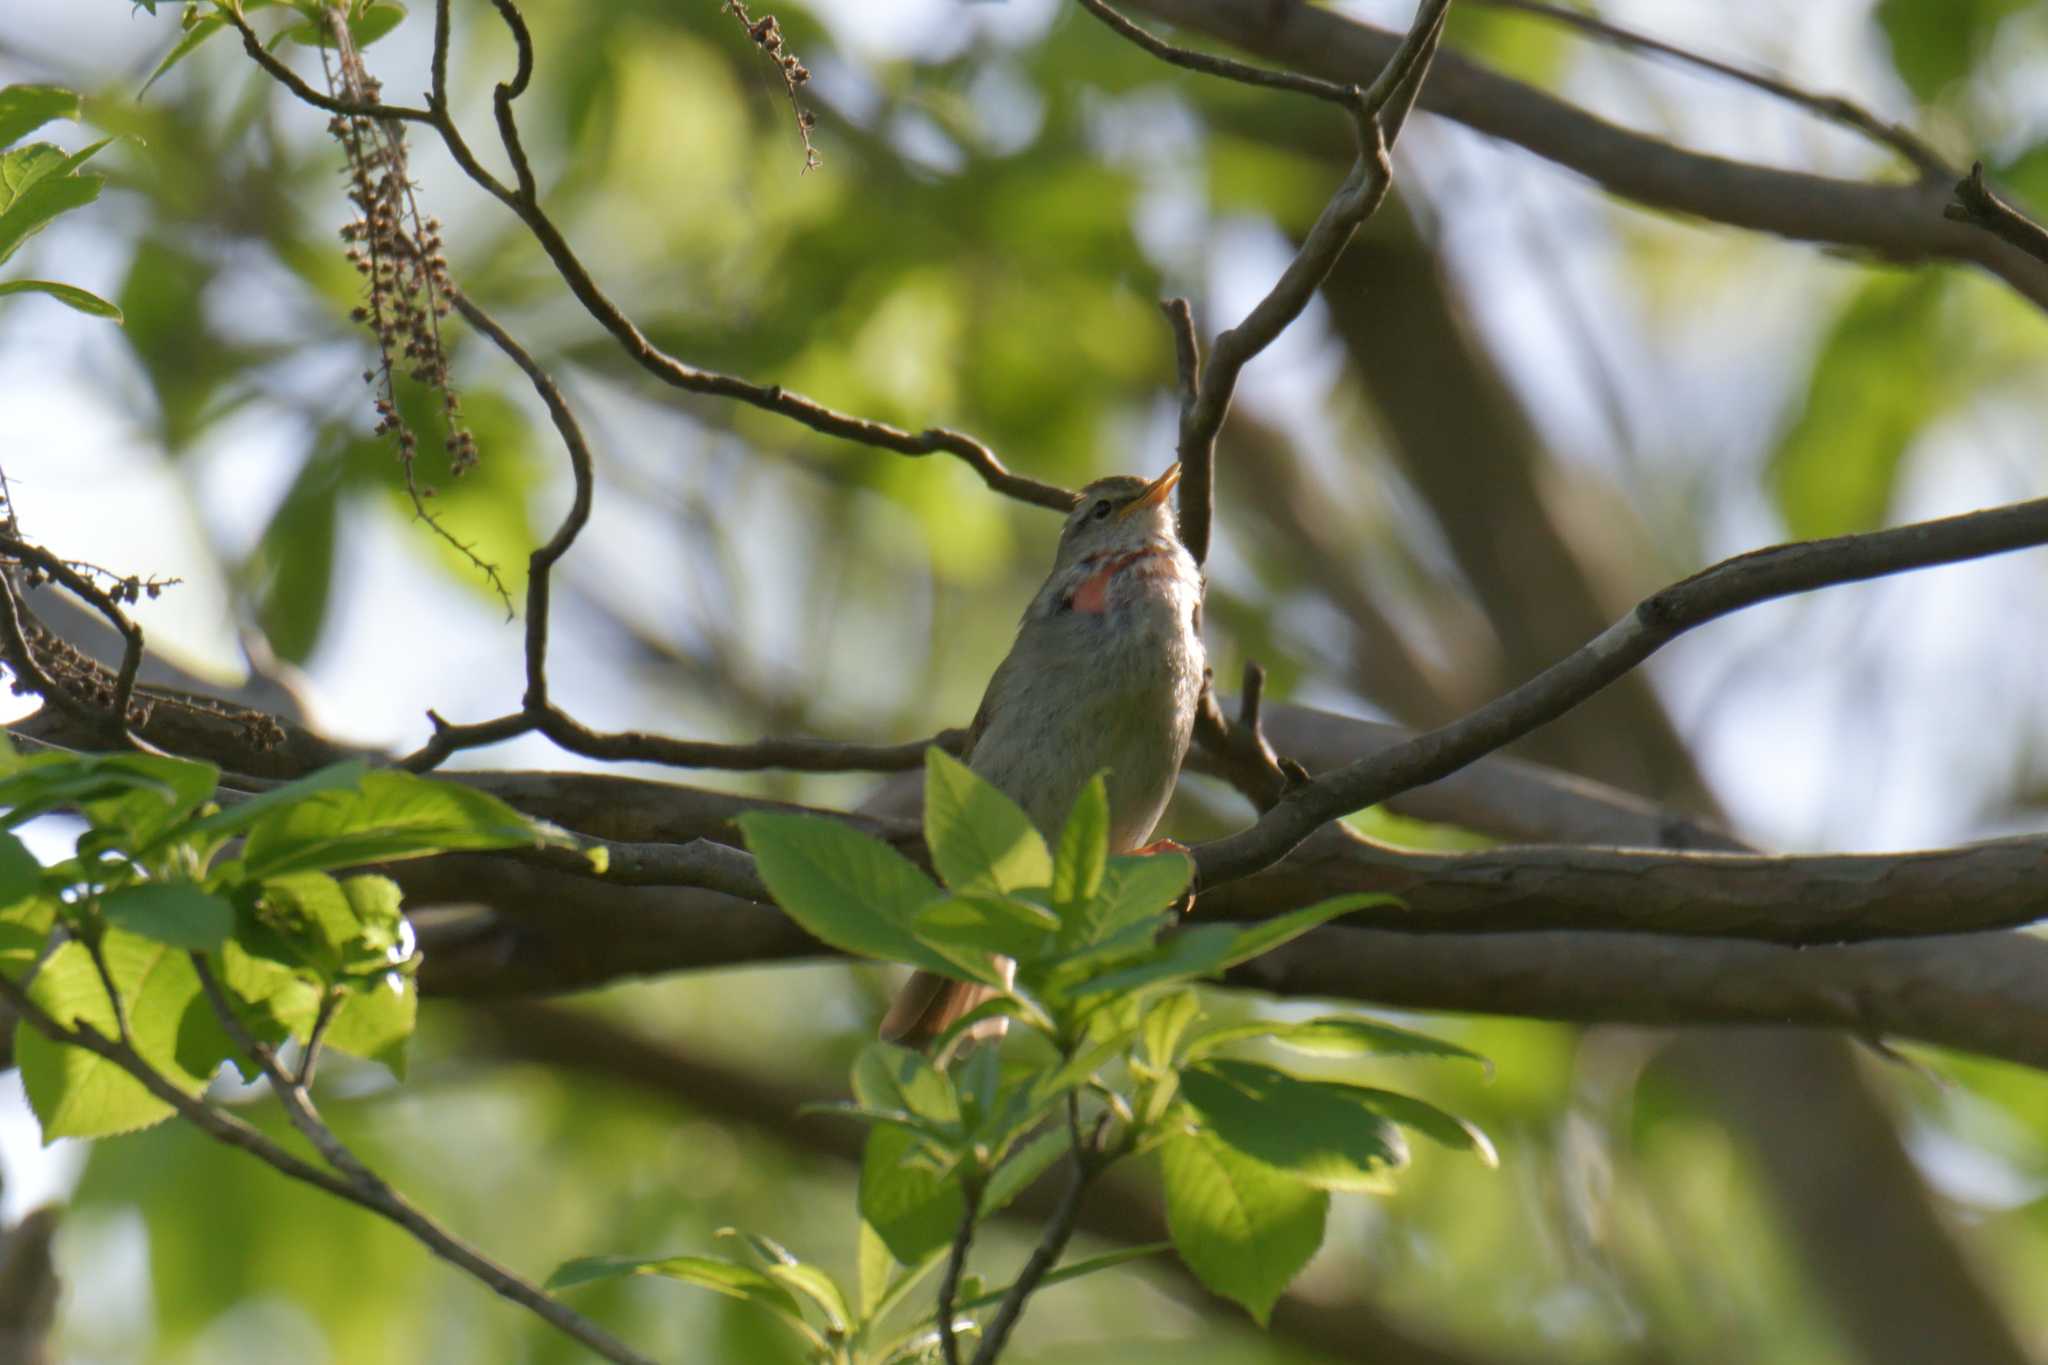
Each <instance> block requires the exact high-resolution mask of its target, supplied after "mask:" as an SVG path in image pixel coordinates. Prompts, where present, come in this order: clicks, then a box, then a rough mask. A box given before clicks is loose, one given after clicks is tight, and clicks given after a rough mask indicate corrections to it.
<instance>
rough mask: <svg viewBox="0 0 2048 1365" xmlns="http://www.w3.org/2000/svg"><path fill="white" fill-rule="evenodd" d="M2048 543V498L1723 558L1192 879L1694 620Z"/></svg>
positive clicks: (1242, 866)
mask: <svg viewBox="0 0 2048 1365" xmlns="http://www.w3.org/2000/svg"><path fill="white" fill-rule="evenodd" d="M2043 544H2048V498H2040V499H2035V500H2034V501H2031V502H2022V503H2014V504H2012V505H2011V506H2007V507H1995V508H1990V509H1987V510H1985V511H1981V512H1970V513H1966V514H1964V515H1962V516H1955V517H1944V518H1941V519H1939V520H1936V521H1923V522H1915V523H1913V524H1911V525H1907V526H1898V527H1893V528H1891V529H1888V530H1883V531H1870V532H1865V533H1863V534H1860V535H1849V536H1836V537H1834V538H1832V539H1829V540H1814V541H1801V542H1796V543H1794V544H1789V545H1777V546H1772V547H1770V548H1767V549H1762V550H1754V551H1751V552H1750V553H1748V554H1744V555H1738V556H1736V557H1735V558H1733V559H1728V560H1724V561H1722V562H1721V563H1719V564H1716V565H1714V566H1713V567H1711V568H1708V569H1704V570H1702V571H1701V572H1699V573H1697V574H1694V575H1693V576H1692V577H1690V578H1687V579H1684V580H1682V581H1680V582H1678V583H1675V584H1673V585H1671V586H1670V587H1668V588H1665V589H1663V590H1662V591H1660V592H1657V593H1654V594H1652V595H1651V596H1649V597H1647V598H1644V599H1643V600H1642V601H1641V602H1640V603H1638V604H1637V605H1636V607H1635V609H1634V610H1633V611H1631V612H1630V613H1629V614H1628V615H1627V616H1625V617H1623V618H1622V619H1621V620H1619V621H1617V622H1616V623H1615V624H1614V625H1612V626H1610V627H1608V628H1607V629H1606V630H1605V631H1603V632H1601V633H1600V635H1599V636H1598V637H1597V638H1595V639H1593V640H1592V641H1590V642H1588V643H1587V644H1586V645H1584V646H1583V647H1581V648H1580V649H1578V650H1576V651H1574V652H1573V653H1571V654H1569V655H1567V656H1565V657H1564V658H1563V659H1561V660H1559V661H1558V662H1557V663H1555V664H1553V665H1551V666H1550V667H1549V668H1548V669H1546V670H1544V671H1543V672H1542V673H1540V674H1538V675H1537V676H1536V677H1534V678H1532V679H1530V680H1529V681H1528V682H1526V683H1523V684H1522V685H1521V686H1520V687H1517V688H1515V689H1514V690H1513V691H1511V692H1508V693H1506V694H1505V695H1503V696H1501V697H1498V698H1496V699H1495V700H1493V701H1491V702H1488V703H1487V704H1486V705H1484V706H1481V707H1479V708H1478V709H1477V710H1474V711H1472V712H1470V713H1468V714H1466V715H1465V716H1462V717H1460V718H1459V719H1457V720H1455V721H1452V722H1451V723H1450V724H1448V725H1444V726H1441V727H1439V728H1437V729H1435V730H1430V731H1428V732H1426V733H1424V734H1421V735H1417V736H1416V737H1415V738H1414V739H1411V740H1409V741H1407V742H1406V743H1403V744H1399V745H1396V746H1394V747H1393V748H1391V749H1388V750H1385V751H1384V752H1382V753H1379V754H1376V755H1374V756H1373V757H1371V758H1368V759H1364V760H1362V761H1360V762H1357V763H1353V764H1350V765H1348V766H1346V767H1343V768H1338V769H1336V770H1334V771H1332V772H1328V773H1324V774H1323V775H1322V776H1321V777H1318V778H1315V779H1314V780H1313V781H1310V782H1307V783H1304V784H1303V785H1301V786H1299V787H1297V788H1295V789H1294V790H1293V791H1291V792H1289V793H1288V794H1287V795H1286V796H1284V797H1282V798H1281V799H1280V801H1279V803H1278V804H1277V805H1275V806H1274V807H1273V809H1272V810H1270V811H1268V812H1266V813H1265V815H1263V816H1262V817H1260V819H1259V821H1258V823H1257V824H1255V825H1253V826H1252V827H1251V828H1249V829H1246V830H1242V831H1240V832H1239V833H1236V834H1232V835H1229V836H1227V837H1225V838H1222V839H1218V840H1216V841H1214V842H1212V843H1207V844H1202V845H1199V846H1197V847H1196V848H1195V849H1193V850H1192V854H1193V857H1194V859H1195V866H1196V868H1197V884H1198V885H1200V886H1202V887H1205V888H1207V887H1213V886H1217V885H1221V884H1222V883H1224V882H1229V881H1235V880H1237V879H1238V878H1240V877H1247V876H1250V875H1251V874H1252V873H1254V872H1258V871H1260V870H1262V869H1264V868H1266V867H1270V866H1271V865H1272V864H1274V863H1275V862H1278V861H1279V860H1280V859H1281V858H1282V857H1284V856H1285V855H1286V853H1287V852H1288V850H1290V849H1292V848H1293V847H1294V846H1295V845H1297V844H1299V843H1300V842H1301V841H1302V840H1303V839H1305V838H1307V837H1308V836H1309V835H1310V834H1311V833H1313V832H1314V831H1315V830H1316V829H1318V828H1319V827H1321V826H1322V825H1323V824H1325V823H1327V822H1328V821H1330V820H1333V819H1336V818H1337V817H1339V816H1342V815H1345V814H1348V813H1350V812H1351V811H1355V810H1359V809H1362V808H1364V807H1366V806H1370V805H1372V804H1374V803H1375V802H1378V801H1383V800H1385V799H1387V798H1388V797H1389V796H1391V795H1393V794H1394V793H1396V792H1401V791H1406V790H1408V789H1409V788H1411V787H1418V786H1421V785H1423V784H1424V783H1427V782H1433V781H1435V780H1437V779H1438V778H1441V777H1444V776H1446V775H1448V774H1450V773H1453V772H1456V771H1457V770H1458V769H1460V768H1462V767H1464V766H1465V765H1466V764H1468V763H1471V762H1472V761H1474V760H1475V759H1477V758H1480V757H1482V756H1484V755H1486V754H1490V753H1492V752H1494V751H1495V750H1496V749H1499V748H1501V747H1502V746H1504V745H1506V744H1508V743H1511V742H1512V741H1514V740H1516V739H1519V738H1520V737H1521V736H1523V735H1525V734H1527V733H1529V732H1530V731H1531V730H1533V729H1535V728H1536V727H1537V726H1539V725H1543V724H1545V723H1547V722H1549V721H1552V720H1555V719H1557V717H1559V716H1561V715H1563V714H1564V713H1565V712H1567V711H1569V710H1571V709H1572V708H1573V707H1574V706H1577V705H1578V704H1579V703H1580V702H1582V701H1584V700H1585V699H1586V698H1588V697H1590V696H1592V695H1593V694H1594V693H1595V692H1598V691H1599V690H1600V689H1601V688H1603V687H1605V686H1607V685H1608V684H1609V683H1611V682H1613V681H1614V680H1615V679H1616V678H1619V677H1621V676H1622V675H1623V674H1625V673H1627V672H1628V671H1629V670H1631V669H1633V668H1635V667H1636V666H1637V665H1638V664H1640V663H1642V661H1643V660H1645V659H1647V658H1649V657H1650V655H1652V654H1654V653H1655V652H1656V651H1657V650H1659V649H1661V648H1662V647H1663V646H1664V645H1666V644H1668V643H1669V642H1670V641H1672V640H1674V639H1676V638H1677V637H1678V636H1680V635H1682V634H1684V633H1685V632H1687V631H1689V630H1692V629H1693V628H1694V627H1696V626H1701V625H1704V624H1706V623H1707V622H1708V621H1712V620H1715V619H1717V618H1718V617H1722V616H1726V615H1728V614H1729V613H1730V612H1735V611H1740V610H1742V609H1743V608H1745V607H1751V606H1755V605H1756V604H1758V603H1760V602H1768V601H1771V600H1772V599H1774V598H1779V597H1786V596H1791V595H1793V594H1796V593H1803V592H1811V591H1813V590H1815V589H1817V588H1826V587H1833V586H1835V585H1837V584H1841V583H1856V582H1862V581H1864V580H1866V579H1871V578H1881V577H1885V576H1887V575H1890V574H1896V573H1904V572H1907V571H1909V570H1913V569H1924V568H1932V567H1934V566H1936V565H1941V564H1955V563H1959V562H1961V561H1964V560H1969V559H1981V558H1983V557H1985V556H1987V555H1996V554H2005V553H2007V552H2009V551H2012V550H2022V549H2028V548H2031V547H2034V546H2038V545H2043Z"/></svg>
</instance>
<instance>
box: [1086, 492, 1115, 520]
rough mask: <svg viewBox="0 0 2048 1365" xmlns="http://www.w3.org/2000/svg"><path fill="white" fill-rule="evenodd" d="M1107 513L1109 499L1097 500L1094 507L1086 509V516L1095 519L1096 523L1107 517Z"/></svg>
mask: <svg viewBox="0 0 2048 1365" xmlns="http://www.w3.org/2000/svg"><path fill="white" fill-rule="evenodd" d="M1109 511H1110V508H1109V499H1108V498H1097V499H1096V500H1095V506H1093V507H1091V508H1089V509H1088V515H1089V516H1091V517H1093V518H1095V519H1096V520H1097V521H1101V520H1102V519H1103V518H1104V517H1106V516H1108V515H1109Z"/></svg>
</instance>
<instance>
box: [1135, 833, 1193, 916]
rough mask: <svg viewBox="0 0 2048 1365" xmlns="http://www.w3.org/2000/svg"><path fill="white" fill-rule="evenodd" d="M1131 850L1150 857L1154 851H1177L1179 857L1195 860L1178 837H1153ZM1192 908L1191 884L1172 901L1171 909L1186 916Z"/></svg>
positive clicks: (1136, 853) (1141, 855)
mask: <svg viewBox="0 0 2048 1365" xmlns="http://www.w3.org/2000/svg"><path fill="white" fill-rule="evenodd" d="M1131 852H1132V853H1133V854H1135V855H1137V856H1138V857H1141V858H1144V857H1150V856H1151V855H1152V854H1155V853H1178V854H1180V856H1181V857H1183V858H1186V859H1187V860H1188V861H1189V862H1190V863H1193V862H1194V860H1195V855H1194V853H1193V852H1192V851H1191V850H1190V849H1189V848H1188V846H1187V845H1186V844H1184V843H1182V842H1181V841H1180V840H1178V839H1154V840H1153V841H1152V842H1151V843H1149V844H1147V845H1145V846H1144V847H1143V848H1134V849H1132V850H1131ZM1194 908H1195V890H1194V887H1193V886H1189V888H1188V889H1187V891H1186V892H1184V893H1183V894H1182V896H1181V898H1180V899H1179V900H1177V901H1175V902H1174V903H1173V909H1174V910H1175V911H1176V912H1178V913H1179V914H1181V915H1182V916H1186V915H1189V914H1192V913H1193V912H1194Z"/></svg>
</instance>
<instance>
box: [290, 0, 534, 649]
mask: <svg viewBox="0 0 2048 1365" xmlns="http://www.w3.org/2000/svg"><path fill="white" fill-rule="evenodd" d="M330 18H331V26H332V35H333V39H334V42H333V45H332V47H331V48H327V47H323V48H322V49H321V60H322V62H323V64H324V65H325V67H326V72H327V86H328V90H329V91H330V92H331V93H333V94H334V95H335V96H337V97H338V98H341V99H345V100H347V101H348V102H350V103H351V104H355V105H360V106H369V105H374V104H376V103H378V102H379V101H380V100H381V98H382V95H383V86H382V84H381V83H380V82H379V81H378V80H377V78H376V77H375V76H372V75H371V74H370V71H369V68H368V67H366V66H365V65H364V64H363V59H362V54H361V53H360V52H359V51H357V49H356V46H355V43H354V42H353V40H352V39H351V38H350V36H349V32H348V24H347V22H346V18H345V15H344V13H343V12H342V11H341V10H340V9H336V10H335V11H334V12H333V13H332V15H331V16H330ZM327 130H328V132H330V133H332V134H333V135H334V138H335V140H336V141H338V142H339V143H340V144H341V147H342V151H343V154H344V156H345V158H346V161H347V168H346V171H345V173H346V175H347V176H348V181H349V189H348V198H349V203H350V204H352V205H354V207H355V211H356V216H355V217H354V218H353V219H352V220H350V221H349V222H348V223H347V224H345V225H344V226H343V227H342V229H341V238H342V240H343V241H344V242H346V243H348V247H347V250H346V253H345V254H346V256H347V258H348V262H349V264H350V265H352V266H354V267H355V270H356V273H357V274H359V275H361V276H362V277H363V281H364V286H365V298H364V301H363V303H362V305H361V306H359V307H357V308H356V309H355V310H354V311H353V312H352V313H351V314H350V316H351V317H352V318H353V319H354V320H355V321H356V322H359V323H361V324H363V325H364V326H366V327H368V328H369V329H370V334H371V335H372V336H373V337H374V338H375V339H376V342H377V365H376V366H375V368H373V369H368V370H364V371H363V382H364V383H365V384H367V385H369V386H370V390H371V392H372V393H373V394H374V395H375V402H376V408H377V426H376V432H377V434H378V435H379V436H389V437H391V438H392V440H393V441H394V442H395V443H396V444H397V446H398V459H399V463H400V465H401V466H402V467H403V468H404V471H405V487H406V491H407V492H408V493H409V494H411V495H412V505H413V510H414V512H415V513H416V514H417V515H418V516H419V518H420V520H422V521H424V522H425V523H426V524H427V525H428V527H429V528H431V529H432V530H433V532H434V534H436V535H438V536H439V537H441V539H443V540H445V541H447V542H448V544H450V545H452V546H453V547H454V548H455V549H456V551H457V552H459V553H460V554H462V555H463V556H464V557H465V558H467V559H468V560H469V562H470V563H472V564H474V565H475V566H476V567H477V569H478V570H479V571H480V572H481V573H482V574H483V575H484V577H485V578H486V579H488V580H489V581H490V584H491V586H492V588H493V589H495V590H496V592H497V594H498V596H499V598H500V599H501V600H503V602H504V604H505V610H506V612H507V613H508V614H509V613H510V612H511V610H512V598H511V594H510V592H509V591H508V590H507V589H506V587H505V582H504V579H503V576H502V575H500V574H499V572H498V569H497V566H496V565H494V564H491V563H488V562H486V561H485V560H484V559H482V558H481V557H479V556H478V555H477V553H476V551H475V549H474V548H473V547H472V546H471V545H468V544H465V543H464V542H463V541H461V540H459V539H458V538H457V537H456V536H455V535H454V534H453V533H452V532H450V531H449V530H448V528H447V527H445V526H443V525H442V524H441V522H440V520H439V519H438V518H437V517H435V516H434V514H433V513H432V512H430V511H429V510H428V509H427V499H429V498H432V497H433V496H434V495H435V489H434V487H433V486H432V485H431V484H424V483H421V482H420V481H419V479H418V477H417V472H416V470H415V461H416V459H417V457H418V454H419V440H418V437H417V436H416V435H415V434H414V433H413V430H412V427H411V426H410V425H409V424H408V423H407V422H406V420H405V417H404V414H403V413H401V412H400V410H399V405H398V391H397V379H398V377H399V376H400V375H403V376H404V377H405V378H407V379H409V380H412V381H415V382H417V383H420V384H423V385H425V386H427V387H428V388H430V389H432V390H433V391H434V392H435V393H436V394H437V395H438V396H439V399H440V406H441V417H442V420H443V424H444V426H445V428H446V431H447V433H448V435H447V451H448V470H449V473H451V474H453V475H455V476H457V477H460V476H461V475H462V474H464V473H466V472H467V471H468V470H470V469H471V468H473V467H474V466H475V465H476V462H477V444H476V436H475V435H474V434H473V433H472V432H471V431H470V430H469V428H468V427H467V426H465V425H463V422H462V404H461V401H460V399H459V398H458V397H457V395H456V392H455V385H454V381H453V379H452V377H451V375H450V373H449V365H448V352H447V350H446V348H445V347H444V346H443V344H442V340H441V320H442V319H443V318H445V317H447V316H448V314H449V312H450V311H451V310H452V309H453V307H454V300H455V282H454V281H453V280H452V279H451V278H450V277H449V274H448V257H447V254H446V251H445V248H444V244H443V242H442V240H441V222H440V220H439V219H437V218H429V217H426V216H425V215H423V214H422V213H421V212H420V207H419V201H418V199H417V197H416V196H415V194H414V192H413V183H412V179H411V176H410V175H409V174H408V171H407V165H406V147H405V127H404V125H403V124H401V123H398V122H396V121H394V120H389V119H377V118H369V117H365V116H361V115H353V114H350V115H340V114H338V115H336V116H335V117H334V118H333V119H331V120H329V122H328V125H327Z"/></svg>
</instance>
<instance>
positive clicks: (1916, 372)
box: [1769, 0, 1968, 540]
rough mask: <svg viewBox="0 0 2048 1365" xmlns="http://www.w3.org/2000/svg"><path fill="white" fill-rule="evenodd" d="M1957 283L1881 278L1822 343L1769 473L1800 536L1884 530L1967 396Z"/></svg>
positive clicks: (1923, 277)
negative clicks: (1927, 440) (1934, 434)
mask: <svg viewBox="0 0 2048 1365" xmlns="http://www.w3.org/2000/svg"><path fill="white" fill-rule="evenodd" d="M1944 3H1945V0H1944ZM1948 286H1949V281H1948V277H1947V276H1945V275H1943V274H1942V273H1940V272H1939V271H1928V270H1914V271H1885V272H1881V273H1876V274H1873V275H1872V276H1871V277H1870V278H1869V280H1868V281H1867V282H1866V283H1865V284H1864V285H1863V286H1862V287H1861V288H1860V289H1858V290H1857V291H1856V293H1855V294H1853V295H1852V296H1851V297H1850V299H1849V302H1848V304H1847V306H1846V307H1844V308H1843V310H1842V311H1841V313H1840V314H1839V315H1838V316H1837V317H1836V319H1835V323H1834V326H1833V327H1832V328H1831V329H1830V330H1829V332H1828V335H1827V337H1826V338H1825V339H1824V340H1823V341H1822V342H1821V343H1820V347H1819V349H1818V350H1817V351H1816V353H1815V355H1814V361H1813V369H1812V371H1811V373H1810V374H1809V375H1808V376H1807V380H1806V383H1805V384H1804V385H1803V386H1801V387H1800V388H1799V390H1798V391H1799V392H1800V393H1801V394H1803V395H1804V402H1805V407H1804V409H1803V410H1802V411H1801V412H1800V414H1799V416H1798V418H1797V420H1795V421H1794V422H1793V423H1792V425H1791V426H1790V428H1789V429H1788V430H1787V431H1786V433H1785V435H1784V437H1783V438H1782V439H1781V440H1780V441H1779V442H1778V448H1777V449H1776V450H1775V451H1774V452H1773V453H1772V455H1771V460H1770V467H1769V470H1770V480H1771V485H1772V489H1773V491H1774V492H1775V494H1776V496H1777V501H1778V509H1779V512H1780V513H1781V514H1782V515H1783V517H1784V519H1785V526H1786V529H1787V530H1788V531H1789V532H1790V533H1791V534H1792V535H1793V536H1794V537H1795V538H1797V539H1800V540H1809V539H1814V538H1817V537H1821V536H1836V535H1845V534H1848V533H1850V532H1853V531H1867V530H1870V529H1872V528H1873V527H1875V526H1878V525H1880V524H1881V523H1882V522H1883V521H1884V520H1885V517H1886V514H1887V513H1888V512H1889V510H1890V508H1891V503H1892V493H1893V490H1894V488H1895V487H1896V485H1897V483H1898V474H1899V468H1900V465H1901V464H1902V463H1903V461H1904V460H1905V457H1906V452H1907V451H1908V450H1909V449H1910V448H1911V447H1912V444H1913V442H1914V441H1915V440H1916V439H1918V437H1919V435H1920V432H1921V431H1922V430H1923V429H1925V428H1926V427H1927V426H1928V425H1929V424H1930V423H1932V422H1933V421H1934V419H1935V418H1937V417H1938V416H1940V415H1941V414H1942V412H1943V411H1944V410H1945V409H1947V408H1948V407H1949V406H1950V405H1951V404H1952V403H1953V402H1955V401H1956V399H1957V398H1958V397H1960V396H1961V394H1962V393H1963V392H1965V391H1966V384H1965V382H1964V381H1966V380H1967V379H1968V376H1967V375H1963V376H1958V375H1957V374H1956V372H1955V369H1954V366H1953V364H1952V363H1951V360H1950V356H1951V353H1952V351H1953V342H1952V340H1951V339H1950V338H1949V337H1947V336H1946V335H1945V329H1944V328H1943V327H1942V326H1941V325H1940V322H1941V313H1942V305H1943V301H1944V300H1945V299H1946V298H1947V296H1948Z"/></svg>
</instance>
